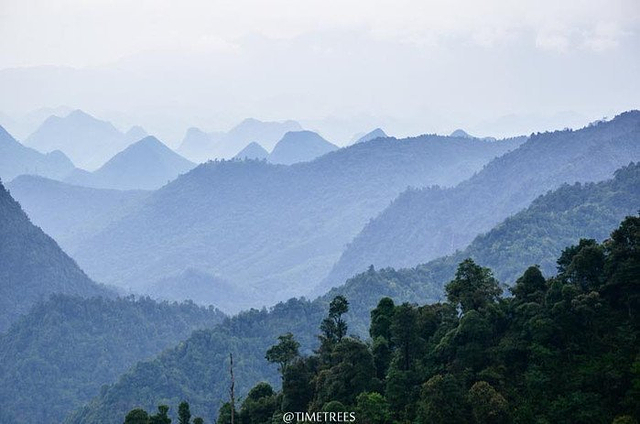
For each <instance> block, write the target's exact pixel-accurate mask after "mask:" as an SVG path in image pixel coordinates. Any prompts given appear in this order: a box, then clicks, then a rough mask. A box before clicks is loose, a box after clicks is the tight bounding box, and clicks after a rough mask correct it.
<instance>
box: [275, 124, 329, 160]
mask: <svg viewBox="0 0 640 424" xmlns="http://www.w3.org/2000/svg"><path fill="white" fill-rule="evenodd" d="M337 149H338V146H336V145H334V144H331V143H329V142H328V141H327V140H325V139H324V138H322V137H320V135H318V134H317V133H314V132H313V131H291V132H288V133H286V134H285V135H284V137H282V140H280V141H278V144H276V146H275V147H274V148H273V151H272V152H271V153H270V154H269V157H268V158H267V160H268V161H269V162H271V163H279V164H283V165H291V164H293V163H298V162H308V161H311V160H313V159H315V158H317V157H319V156H322V155H324V154H326V153H329V152H332V151H334V150H337Z"/></svg>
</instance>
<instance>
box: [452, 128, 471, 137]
mask: <svg viewBox="0 0 640 424" xmlns="http://www.w3.org/2000/svg"><path fill="white" fill-rule="evenodd" d="M449 137H458V138H476V137H474V136H472V135H471V134H469V133H468V132H466V131H465V130H463V129H460V128H458V129H457V130H455V131H454V132H452V133H451V134H450V135H449Z"/></svg>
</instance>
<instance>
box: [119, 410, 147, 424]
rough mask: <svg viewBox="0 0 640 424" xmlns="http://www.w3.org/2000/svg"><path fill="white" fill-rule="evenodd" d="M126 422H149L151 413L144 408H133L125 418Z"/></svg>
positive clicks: (144, 423) (132, 423)
mask: <svg viewBox="0 0 640 424" xmlns="http://www.w3.org/2000/svg"><path fill="white" fill-rule="evenodd" d="M124 424H149V414H147V411H145V410H144V409H140V408H137V409H132V410H131V411H129V413H128V414H127V416H126V417H125V418H124Z"/></svg>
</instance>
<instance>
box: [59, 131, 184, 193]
mask: <svg viewBox="0 0 640 424" xmlns="http://www.w3.org/2000/svg"><path fill="white" fill-rule="evenodd" d="M194 167H195V164H194V163H193V162H190V161H188V160H187V159H185V158H183V157H182V156H180V155H179V154H177V153H176V152H174V151H173V150H171V149H170V148H168V147H167V146H165V145H164V144H163V143H162V142H160V140H158V139H157V138H155V137H153V136H148V137H145V138H143V139H142V140H139V141H137V142H136V143H134V144H132V145H130V146H129V147H127V148H126V149H124V150H123V151H121V152H120V153H118V154H116V155H115V156H114V157H113V158H111V159H109V161H108V162H107V163H105V164H104V165H102V166H101V167H100V168H99V169H98V170H96V171H94V172H92V173H76V174H74V175H72V176H70V177H68V178H66V179H65V182H68V183H71V184H77V185H83V186H87V187H95V188H114V189H119V190H155V189H157V188H160V187H162V186H163V185H165V184H166V183H167V182H169V181H171V180H173V179H175V178H176V177H177V176H178V175H180V174H182V173H184V172H187V171H188V170H190V169H192V168H194Z"/></svg>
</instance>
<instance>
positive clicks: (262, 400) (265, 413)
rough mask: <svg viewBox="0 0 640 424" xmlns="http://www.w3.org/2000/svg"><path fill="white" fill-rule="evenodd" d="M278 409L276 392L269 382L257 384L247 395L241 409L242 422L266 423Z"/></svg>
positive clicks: (245, 423)
mask: <svg viewBox="0 0 640 424" xmlns="http://www.w3.org/2000/svg"><path fill="white" fill-rule="evenodd" d="M277 409H278V405H277V400H276V394H275V392H274V391H273V388H272V387H271V386H270V385H269V383H265V382H262V383H258V384H256V385H255V386H254V387H253V388H252V389H251V390H250V391H249V394H248V395H247V398H246V399H245V401H244V402H243V404H242V408H241V409H240V422H241V423H242V424H264V423H267V422H269V421H270V420H271V417H272V416H273V413H274V412H276V410H277Z"/></svg>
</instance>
